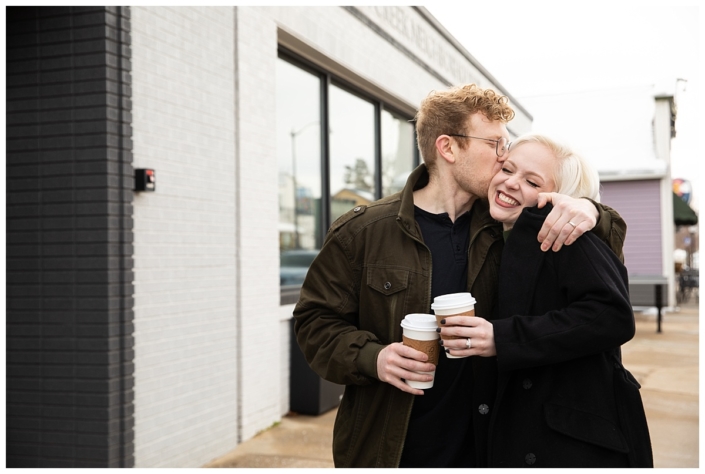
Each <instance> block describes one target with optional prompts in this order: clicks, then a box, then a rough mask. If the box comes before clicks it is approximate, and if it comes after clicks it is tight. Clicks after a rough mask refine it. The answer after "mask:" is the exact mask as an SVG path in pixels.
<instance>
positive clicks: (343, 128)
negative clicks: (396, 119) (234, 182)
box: [330, 86, 377, 222]
mask: <svg viewBox="0 0 705 474" xmlns="http://www.w3.org/2000/svg"><path fill="white" fill-rule="evenodd" d="M374 124H375V108H374V105H373V104H372V103H370V102H368V101H366V100H363V99H361V98H359V97H357V96H355V95H353V94H351V93H349V92H347V91H345V90H343V89H341V88H340V87H337V86H331V89H330V129H331V130H330V193H331V212H330V213H331V222H333V221H335V219H337V218H338V217H340V216H342V215H343V214H345V213H346V212H347V211H349V210H350V209H352V208H353V207H355V206H357V205H360V204H369V203H371V202H372V201H374V200H375V183H376V173H377V170H376V169H375V130H374V129H375V125H374Z"/></svg>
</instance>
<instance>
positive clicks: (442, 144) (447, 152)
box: [436, 135, 455, 163]
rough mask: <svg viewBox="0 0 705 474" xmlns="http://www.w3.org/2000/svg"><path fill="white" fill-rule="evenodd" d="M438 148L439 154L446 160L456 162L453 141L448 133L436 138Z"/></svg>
mask: <svg viewBox="0 0 705 474" xmlns="http://www.w3.org/2000/svg"><path fill="white" fill-rule="evenodd" d="M436 150H438V155H439V156H440V157H441V158H443V159H444V160H445V161H446V162H448V163H455V153H454V152H453V141H452V139H451V138H450V137H449V136H448V135H440V136H439V137H438V138H436Z"/></svg>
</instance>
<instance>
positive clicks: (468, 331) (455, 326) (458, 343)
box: [438, 316, 497, 357]
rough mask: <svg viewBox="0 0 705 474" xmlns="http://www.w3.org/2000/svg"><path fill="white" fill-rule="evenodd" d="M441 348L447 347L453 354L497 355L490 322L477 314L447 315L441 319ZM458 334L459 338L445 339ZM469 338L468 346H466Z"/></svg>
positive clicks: (463, 355)
mask: <svg viewBox="0 0 705 474" xmlns="http://www.w3.org/2000/svg"><path fill="white" fill-rule="evenodd" d="M438 331H439V332H440V333H441V339H442V342H443V348H444V349H449V350H450V354H451V355H454V356H461V357H465V356H474V355H478V356H480V357H492V356H495V355H497V349H496V348H495V345H494V327H493V326H492V323H491V322H489V321H487V320H486V319H484V318H480V317H478V316H448V317H447V318H445V319H442V320H441V327H440V329H438ZM448 336H458V337H460V339H447V338H448ZM468 339H470V348H468V347H467V345H468V342H467V341H468Z"/></svg>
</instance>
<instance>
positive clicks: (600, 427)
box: [544, 403, 629, 453]
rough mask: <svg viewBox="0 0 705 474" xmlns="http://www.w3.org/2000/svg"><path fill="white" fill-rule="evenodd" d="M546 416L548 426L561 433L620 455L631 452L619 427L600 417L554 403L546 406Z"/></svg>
mask: <svg viewBox="0 0 705 474" xmlns="http://www.w3.org/2000/svg"><path fill="white" fill-rule="evenodd" d="M544 415H545V417H546V423H548V426H549V427H550V428H552V429H554V430H556V431H558V432H559V433H562V434H564V435H566V436H570V437H571V438H575V439H578V440H580V441H584V442H586V443H591V444H594V445H597V446H601V447H603V448H606V449H610V450H612V451H617V452H619V453H628V452H629V446H628V445H627V441H626V440H625V439H624V435H623V434H622V432H621V430H620V429H619V427H618V426H617V425H615V424H614V423H612V422H611V421H609V420H607V419H605V418H603V417H601V416H599V415H595V414H593V413H589V412H586V411H582V410H577V409H575V408H571V407H567V406H562V405H556V404H554V403H546V404H545V405H544Z"/></svg>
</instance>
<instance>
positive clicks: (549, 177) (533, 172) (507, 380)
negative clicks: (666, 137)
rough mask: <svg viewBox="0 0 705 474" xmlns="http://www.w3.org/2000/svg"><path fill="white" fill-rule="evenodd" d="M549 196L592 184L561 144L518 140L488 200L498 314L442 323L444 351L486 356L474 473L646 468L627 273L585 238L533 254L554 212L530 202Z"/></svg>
mask: <svg viewBox="0 0 705 474" xmlns="http://www.w3.org/2000/svg"><path fill="white" fill-rule="evenodd" d="M551 192H557V193H562V194H567V195H570V196H573V197H587V198H590V199H592V200H594V201H599V178H598V175H597V173H596V172H595V170H594V169H593V168H592V167H590V165H589V164H588V163H587V162H586V161H585V160H584V159H583V158H581V157H580V156H579V155H577V154H576V153H573V152H572V151H571V150H570V149H569V148H568V147H566V146H563V145H561V144H559V143H557V142H555V141H553V140H551V139H549V138H548V137H545V136H541V135H536V134H533V135H526V136H522V137H520V138H519V139H518V140H516V142H515V143H513V144H512V145H511V148H510V151H509V154H508V157H507V159H506V161H505V162H504V163H503V165H502V169H501V170H500V171H499V172H498V173H497V174H496V175H495V176H494V178H493V179H492V181H491V182H490V186H489V192H488V198H489V204H490V213H491V215H492V217H494V218H495V219H497V220H498V221H500V222H502V225H503V228H504V231H505V239H506V243H505V247H504V250H503V253H502V262H501V266H500V273H499V290H498V294H499V302H498V306H497V313H496V314H495V316H494V317H493V318H492V320H491V321H488V320H485V319H483V318H479V317H477V318H472V317H453V318H451V317H449V318H447V319H446V324H447V325H456V324H460V325H462V326H457V327H444V328H443V329H441V330H440V332H441V336H442V337H443V338H444V339H443V340H442V343H443V345H444V346H445V348H446V350H448V351H449V352H450V353H451V354H453V355H479V356H482V357H484V359H482V358H480V359H477V358H476V359H477V360H476V362H478V361H480V362H479V363H476V374H477V373H478V372H481V371H484V380H485V381H486V385H485V387H482V388H480V387H476V393H475V395H474V399H473V403H476V404H478V406H480V407H485V411H486V415H487V420H488V421H487V424H486V432H485V433H482V435H483V436H486V437H487V447H486V453H485V454H486V457H485V458H484V459H483V465H487V466H490V467H522V466H523V467H526V466H532V467H627V466H632V467H653V460H652V453H651V444H650V438H649V433H648V427H647V424H646V418H645V415H644V410H643V405H642V403H641V397H640V395H639V391H638V389H639V386H638V384H637V383H636V381H635V380H634V378H633V377H632V376H631V374H629V372H628V371H626V369H624V367H623V366H622V365H621V352H620V346H621V345H622V344H624V343H625V342H627V341H628V340H630V339H631V338H632V337H633V336H634V330H635V329H634V315H633V313H632V308H631V304H630V301H629V293H628V280H627V272H626V269H625V267H624V265H623V264H622V262H621V261H620V259H619V258H618V257H617V256H616V255H615V254H614V253H613V252H612V250H610V248H609V247H608V246H607V245H606V244H605V243H604V242H602V241H601V240H600V239H598V238H597V237H596V236H595V235H593V234H592V233H589V232H588V233H586V234H585V235H584V238H581V239H578V240H577V241H575V242H574V243H573V244H572V245H570V246H564V247H563V248H562V249H561V250H560V251H558V252H542V251H541V249H540V244H539V242H538V241H537V239H536V233H537V231H538V229H540V228H541V226H542V225H543V223H544V220H545V218H546V216H547V214H548V212H549V211H550V209H551V205H550V204H548V205H546V206H544V207H543V208H542V209H539V208H538V207H537V204H538V203H539V200H540V195H541V193H551ZM544 199H545V198H544ZM569 224H570V225H571V226H572V225H574V223H572V222H569ZM448 335H455V336H462V337H463V338H464V339H460V340H451V339H445V337H446V336H448ZM495 364H496V365H495Z"/></svg>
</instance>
